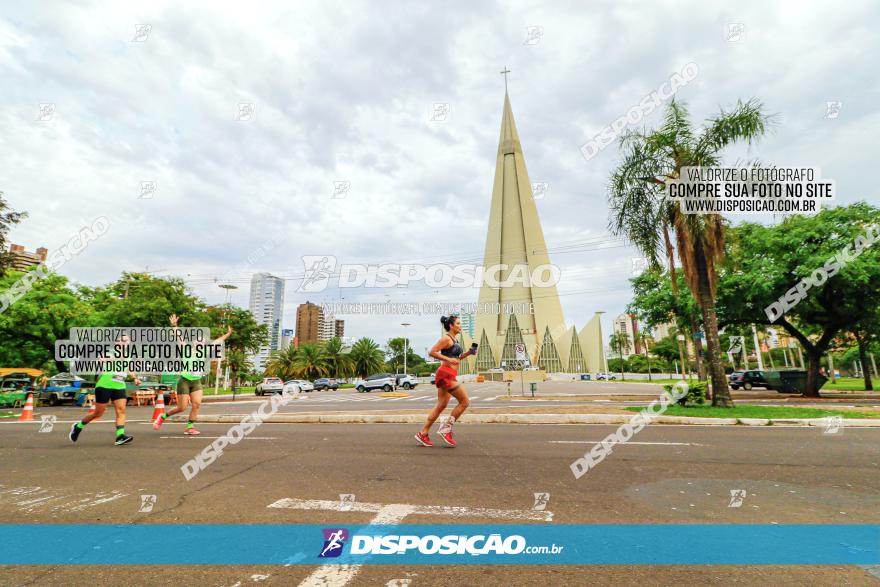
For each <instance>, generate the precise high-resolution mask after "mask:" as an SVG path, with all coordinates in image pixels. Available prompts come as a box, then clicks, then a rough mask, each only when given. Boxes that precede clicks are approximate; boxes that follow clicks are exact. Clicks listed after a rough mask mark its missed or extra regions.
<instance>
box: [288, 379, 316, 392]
mask: <svg viewBox="0 0 880 587" xmlns="http://www.w3.org/2000/svg"><path fill="white" fill-rule="evenodd" d="M290 383H296V384H297V385H299V388H300V389H301V390H303V391H315V385H314V384H313V383H312V382H311V381H306V380H305V379H291V380H290Z"/></svg>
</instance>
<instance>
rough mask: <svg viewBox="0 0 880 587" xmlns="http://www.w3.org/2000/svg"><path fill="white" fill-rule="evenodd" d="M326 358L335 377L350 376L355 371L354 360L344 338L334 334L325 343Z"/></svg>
mask: <svg viewBox="0 0 880 587" xmlns="http://www.w3.org/2000/svg"><path fill="white" fill-rule="evenodd" d="M324 359H325V361H326V363H327V367H328V369H329V370H330V375H332V376H333V377H337V378H338V377H350V376H351V375H352V373H354V361H353V360H352V358H351V354H350V353H349V349H347V348H345V345H344V344H343V343H342V339H341V338H339V337H338V336H334V337H333V338H331V339H330V340H328V341H327V342H325V343H324Z"/></svg>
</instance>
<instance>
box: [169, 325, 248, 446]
mask: <svg viewBox="0 0 880 587" xmlns="http://www.w3.org/2000/svg"><path fill="white" fill-rule="evenodd" d="M168 321H169V322H170V323H171V327H172V328H175V329H176V328H177V322H178V318H177V314H171V316H169V317H168ZM230 334H232V326H227V328H226V334H224V335H223V336H221V337H220V338H218V339H216V340H215V341H214V343H215V344H216V343H220V342H223V341H225V340H226V339H227V338H229V335H230ZM190 365H191V363H190ZM204 375H205V372H204V371H193V370H192V369H189V370H187V371H183V372H182V373H181V374H180V381H178V382H177V407H176V408H174V409H171V410H169V411H168V412H167V413H165V414H161V415H160V416H159V417H158V418H156V420H155V421H154V422H153V428H154V429H155V430H158V429H159V428H160V427H161V426H162V424H164V423H165V420H167V419H168V418H169V417H171V416H173V415H174V414H179V413H180V412H184V411H186V408H187V406H189V405H190V404H192V409H191V410H190V413H189V419H188V420H187V422H186V429H185V430H184V431H183V433H184V434H186V435H189V436H196V435H198V434H201V433H200V432H199V431H198V430H196V427H195V422H196V418H198V416H199V408H201V407H202V377H203V376H204Z"/></svg>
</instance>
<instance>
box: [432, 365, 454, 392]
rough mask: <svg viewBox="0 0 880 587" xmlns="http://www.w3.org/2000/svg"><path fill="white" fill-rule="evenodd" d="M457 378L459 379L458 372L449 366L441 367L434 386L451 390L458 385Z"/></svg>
mask: <svg viewBox="0 0 880 587" xmlns="http://www.w3.org/2000/svg"><path fill="white" fill-rule="evenodd" d="M456 377H458V371H456V370H455V369H453V368H452V367H450V366H448V365H441V366H440V368H439V369H437V374H436V375H435V377H434V384H435V385H436V386H437V387H439V388H440V389H449V388H450V387H455V386H456V385H458V381H456V380H455V378H456Z"/></svg>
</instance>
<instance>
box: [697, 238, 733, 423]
mask: <svg viewBox="0 0 880 587" xmlns="http://www.w3.org/2000/svg"><path fill="white" fill-rule="evenodd" d="M694 249H695V250H694V256H695V257H696V261H697V286H698V289H699V295H698V297H697V299H698V300H699V303H700V310H701V311H702V314H703V327H704V328H705V329H706V359H707V362H708V363H709V375H710V377H711V379H712V405H713V406H719V407H724V408H731V407H733V400H732V399H731V397H730V388H729V387H728V383H727V377H726V376H725V374H724V365H723V364H722V362H721V340H720V339H719V338H718V317H717V316H716V314H715V299H714V298H713V297H712V288H711V287H710V286H709V271H708V267H707V265H706V258H705V255H704V253H703V248H702V247H701V246H700V245H699V244H697V246H696V247H694Z"/></svg>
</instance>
